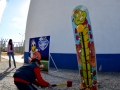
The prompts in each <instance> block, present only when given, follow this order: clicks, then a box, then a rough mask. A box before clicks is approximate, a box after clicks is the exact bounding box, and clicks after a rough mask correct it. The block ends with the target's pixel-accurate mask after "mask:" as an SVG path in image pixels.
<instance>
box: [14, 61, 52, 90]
mask: <svg viewBox="0 0 120 90" xmlns="http://www.w3.org/2000/svg"><path fill="white" fill-rule="evenodd" d="M13 77H14V83H15V85H16V86H17V88H18V89H19V90H37V89H36V88H35V87H34V86H33V85H32V84H35V85H36V86H41V87H51V85H50V84H49V83H48V82H47V81H45V80H44V79H43V78H42V76H41V74H40V62H39V60H37V59H33V60H32V61H31V63H29V64H26V65H24V66H22V67H20V68H18V69H17V70H16V72H15V73H14V75H13Z"/></svg>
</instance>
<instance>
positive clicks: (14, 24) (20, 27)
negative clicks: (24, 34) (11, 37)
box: [8, 22, 24, 29]
mask: <svg viewBox="0 0 120 90" xmlns="http://www.w3.org/2000/svg"><path fill="white" fill-rule="evenodd" d="M8 25H9V26H10V27H14V28H17V29H24V26H22V25H21V24H20V23H16V22H12V23H8Z"/></svg>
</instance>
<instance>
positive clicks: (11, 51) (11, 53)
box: [7, 39, 16, 68]
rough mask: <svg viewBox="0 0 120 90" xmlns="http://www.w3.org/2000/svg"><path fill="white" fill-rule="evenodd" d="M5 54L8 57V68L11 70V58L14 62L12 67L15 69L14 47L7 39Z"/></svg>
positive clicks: (10, 40)
mask: <svg viewBox="0 0 120 90" xmlns="http://www.w3.org/2000/svg"><path fill="white" fill-rule="evenodd" d="M7 54H8V56H9V68H11V56H12V59H13V62H14V67H15V68H16V62H15V58H14V45H13V43H12V39H9V42H8V46H7Z"/></svg>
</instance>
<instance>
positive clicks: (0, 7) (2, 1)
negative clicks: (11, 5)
mask: <svg viewBox="0 0 120 90" xmlns="http://www.w3.org/2000/svg"><path fill="white" fill-rule="evenodd" d="M5 7H6V0H0V22H1V18H2V15H3V12H4V9H5Z"/></svg>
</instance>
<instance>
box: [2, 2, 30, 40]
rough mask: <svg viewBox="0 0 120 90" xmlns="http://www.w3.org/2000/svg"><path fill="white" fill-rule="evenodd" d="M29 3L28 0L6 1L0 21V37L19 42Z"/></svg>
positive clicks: (22, 33)
mask: <svg viewBox="0 0 120 90" xmlns="http://www.w3.org/2000/svg"><path fill="white" fill-rule="evenodd" d="M5 1H6V0H5ZM0 2H1V1H0ZM29 4H30V0H8V2H6V7H5V9H4V12H3V14H2V18H1V22H0V38H4V39H10V38H11V39H13V41H14V42H21V41H22V36H23V39H24V36H25V34H24V33H25V29H26V21H27V14H28V9H29ZM2 5H3V4H2ZM0 13H1V12H0ZM19 33H20V34H21V35H20V34H19Z"/></svg>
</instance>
